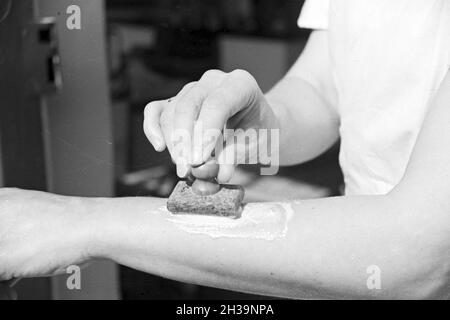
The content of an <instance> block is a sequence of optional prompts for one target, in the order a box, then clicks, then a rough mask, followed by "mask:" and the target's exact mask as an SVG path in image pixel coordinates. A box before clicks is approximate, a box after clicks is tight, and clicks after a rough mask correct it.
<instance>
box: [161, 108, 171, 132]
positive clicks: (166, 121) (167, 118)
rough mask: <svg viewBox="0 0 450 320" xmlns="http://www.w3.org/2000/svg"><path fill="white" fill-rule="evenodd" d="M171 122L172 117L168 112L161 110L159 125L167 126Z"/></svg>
mask: <svg viewBox="0 0 450 320" xmlns="http://www.w3.org/2000/svg"><path fill="white" fill-rule="evenodd" d="M171 122H172V117H171V114H170V113H169V112H167V111H166V112H163V113H162V115H161V118H160V119H159V123H160V125H161V127H164V128H167V127H168V126H169V125H170V123H171Z"/></svg>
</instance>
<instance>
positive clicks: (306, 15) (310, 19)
mask: <svg viewBox="0 0 450 320" xmlns="http://www.w3.org/2000/svg"><path fill="white" fill-rule="evenodd" d="M329 5H330V0H306V1H305V3H304V4H303V8H302V11H301V13H300V17H299V18H298V21H297V24H298V26H299V27H300V28H306V29H327V28H328V12H329Z"/></svg>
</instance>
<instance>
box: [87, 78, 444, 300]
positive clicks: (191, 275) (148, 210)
mask: <svg viewBox="0 0 450 320" xmlns="http://www.w3.org/2000/svg"><path fill="white" fill-rule="evenodd" d="M449 102H450V75H447V77H446V79H445V81H444V82H443V84H442V86H441V89H440V91H439V94H438V95H437V97H436V99H435V102H434V105H433V107H432V109H431V111H430V114H429V115H428V117H427V120H426V122H425V124H424V127H423V130H422V133H421V136H420V139H419V141H418V143H417V146H416V148H415V150H414V154H413V156H412V159H411V164H410V166H409V168H408V171H407V174H406V176H405V178H404V180H403V181H402V182H401V183H400V184H399V185H398V187H397V188H396V190H394V191H393V192H392V193H391V194H389V195H385V196H361V197H342V198H329V199H322V200H310V201H302V202H299V203H291V204H289V205H290V207H291V208H292V209H293V215H292V217H291V218H290V219H287V220H286V219H285V216H286V211H289V208H288V207H289V205H288V207H286V206H285V205H284V206H283V205H282V206H279V205H276V204H264V205H256V204H250V205H248V207H246V209H245V210H244V213H243V218H241V220H242V221H244V222H245V221H246V220H245V216H246V215H251V213H252V212H254V211H255V210H257V211H258V213H259V215H258V216H257V217H256V218H255V220H254V221H255V223H254V224H253V225H252V224H251V225H248V226H245V225H243V226H240V225H239V223H238V225H237V227H236V228H237V230H238V232H237V233H235V234H233V233H232V236H230V234H229V230H227V227H226V224H225V225H224V226H223V228H221V227H220V225H221V222H218V226H217V227H214V228H217V229H218V230H219V233H217V232H216V233H214V232H212V231H211V228H204V229H202V228H201V230H200V232H192V229H189V228H188V229H186V228H181V227H180V223H179V222H177V221H178V220H177V218H174V217H173V216H171V215H170V214H169V213H166V212H164V211H160V210H158V208H159V207H161V206H164V200H152V199H118V200H112V201H111V200H97V201H98V203H97V206H98V208H99V209H98V210H94V211H95V212H102V214H101V215H100V217H99V219H100V221H101V223H105V222H106V224H107V226H108V228H106V229H107V230H108V231H109V232H107V233H106V234H101V238H102V239H103V241H100V242H101V243H103V246H100V247H99V248H102V249H101V250H100V251H99V252H100V256H102V255H106V256H107V257H110V258H113V259H115V260H116V261H119V262H121V263H124V264H126V265H129V266H132V267H135V268H138V269H141V270H144V271H147V272H151V273H155V274H158V275H162V276H164V277H168V278H172V279H177V280H181V281H187V282H192V283H198V284H204V285H210V286H215V287H220V288H227V289H233V290H240V291H245V292H252V293H259V294H268V295H277V296H284V297H294V298H327V297H336V298H366V297H382V298H426V297H443V296H445V295H446V294H448V281H449V271H450V266H449V264H450V263H449V261H450V260H449V257H450V237H449V236H448V235H449V231H450V230H449V228H450V223H449V222H450V216H449V212H450V201H449V190H450V185H449V183H450V179H449V178H450V149H448V148H442V146H447V145H450V130H449V128H450V108H448V105H449ZM155 201H156V202H155ZM255 206H256V209H255ZM105 208H108V210H106V211H105ZM130 208H132V209H131V210H130ZM124 212H128V213H127V214H126V215H125V214H124ZM268 216H269V217H272V218H273V216H275V217H278V218H275V219H272V220H270V219H269V221H271V225H272V226H273V225H277V224H280V225H282V226H284V225H283V224H284V223H286V228H287V229H286V233H285V234H284V233H282V232H281V233H278V234H277V235H278V236H277V237H274V238H273V239H268V238H266V239H264V237H262V238H258V237H257V236H255V234H258V230H259V231H260V230H261V228H264V227H265V226H266V224H265V219H267V217H268ZM185 219H188V220H189V219H190V218H185ZM212 219H220V218H212ZM244 222H243V224H245V223H244ZM181 225H182V224H181ZM200 225H201V223H200ZM214 228H212V229H213V230H215V229H214ZM281 229H283V228H281ZM281 229H277V230H281ZM283 230H284V229H283ZM197 231H198V230H197ZM272 231H273V230H272ZM220 232H222V233H223V234H225V235H222V236H221V235H220ZM273 232H274V231H273ZM131 235H132V236H131ZM269 238H270V237H269ZM371 266H375V267H377V268H379V270H380V271H381V289H380V290H370V289H369V288H368V287H367V279H368V277H369V275H368V274H367V271H368V268H369V267H371ZM369 270H370V269H369Z"/></svg>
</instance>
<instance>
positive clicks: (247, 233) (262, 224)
mask: <svg viewBox="0 0 450 320" xmlns="http://www.w3.org/2000/svg"><path fill="white" fill-rule="evenodd" d="M160 210H161V211H163V212H166V213H169V211H168V210H167V208H166V207H162V208H161V209H160ZM292 216H293V210H292V207H291V205H290V204H289V203H251V204H247V205H245V207H244V210H243V211H242V214H241V217H240V218H239V219H231V218H225V217H214V216H203V215H194V214H171V213H170V217H169V218H168V219H167V220H168V221H169V222H172V223H174V224H175V225H176V227H177V228H179V229H181V230H183V231H185V232H188V233H191V234H203V235H207V236H210V237H212V238H248V239H262V240H275V239H277V238H282V237H285V236H286V234H287V231H288V222H289V220H290V219H291V217H292Z"/></svg>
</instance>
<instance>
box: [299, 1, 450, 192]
mask: <svg viewBox="0 0 450 320" xmlns="http://www.w3.org/2000/svg"><path fill="white" fill-rule="evenodd" d="M298 24H299V26H300V27H303V28H310V29H327V30H328V32H329V42H330V43H329V47H330V58H331V63H332V70H331V72H332V74H333V79H334V82H335V86H336V90H337V93H338V103H337V105H336V106H335V108H336V109H337V111H338V113H339V115H340V118H341V127H340V134H341V151H340V156H339V160H340V164H341V167H342V170H343V173H344V177H345V184H346V194H385V193H388V192H389V191H390V190H391V189H392V188H393V187H394V186H395V185H396V184H397V183H398V182H399V181H400V180H401V178H402V177H403V174H404V172H405V169H406V166H407V164H408V161H409V158H410V155H411V152H412V149H413V147H414V144H415V142H416V139H417V136H418V134H419V132H420V129H421V126H422V123H423V120H424V118H425V116H426V113H427V110H428V108H429V106H430V102H431V100H432V98H433V97H434V95H435V93H436V92H437V90H438V88H439V85H440V83H441V82H442V80H443V78H444V76H445V74H446V73H447V71H448V70H449V68H450V0H331V1H329V0H306V2H305V4H304V6H303V8H302V12H301V14H300V18H299V20H298ZM449 108H450V105H449ZM447 147H450V146H447Z"/></svg>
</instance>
